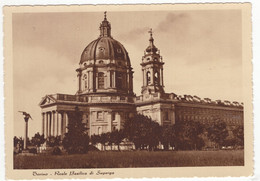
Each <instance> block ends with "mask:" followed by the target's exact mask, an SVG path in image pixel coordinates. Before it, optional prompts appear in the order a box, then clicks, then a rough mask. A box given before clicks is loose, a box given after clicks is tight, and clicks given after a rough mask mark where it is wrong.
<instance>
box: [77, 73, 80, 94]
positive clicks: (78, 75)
mask: <svg viewBox="0 0 260 181" xmlns="http://www.w3.org/2000/svg"><path fill="white" fill-rule="evenodd" d="M77 76H78V86H79V92H81V71H80V70H79V72H78V75H77Z"/></svg>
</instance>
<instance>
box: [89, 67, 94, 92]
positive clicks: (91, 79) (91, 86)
mask: <svg viewBox="0 0 260 181" xmlns="http://www.w3.org/2000/svg"><path fill="white" fill-rule="evenodd" d="M89 81H90V82H89V83H90V84H89V89H90V90H92V91H93V71H90V72H89Z"/></svg>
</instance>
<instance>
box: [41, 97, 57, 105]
mask: <svg viewBox="0 0 260 181" xmlns="http://www.w3.org/2000/svg"><path fill="white" fill-rule="evenodd" d="M55 102H57V101H56V99H54V98H53V97H52V96H50V95H46V96H45V97H43V98H42V100H41V102H40V104H39V105H40V106H44V105H48V104H53V103H55Z"/></svg>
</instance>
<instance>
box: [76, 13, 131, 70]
mask: <svg viewBox="0 0 260 181" xmlns="http://www.w3.org/2000/svg"><path fill="white" fill-rule="evenodd" d="M104 15H105V16H104V20H103V21H102V23H101V24H100V26H99V30H100V36H99V38H98V39H96V40H94V41H92V42H91V43H90V44H89V45H88V46H87V47H86V48H85V49H84V51H83V52H82V54H81V59H80V64H82V63H84V62H87V61H90V60H94V62H95V61H96V60H100V59H110V60H121V61H125V62H126V65H129V66H130V59H129V56H128V53H127V51H126V49H125V48H124V46H123V45H122V44H121V43H119V42H118V41H117V40H115V39H113V38H112V37H111V25H110V23H109V22H108V21H107V18H106V12H105V14H104Z"/></svg>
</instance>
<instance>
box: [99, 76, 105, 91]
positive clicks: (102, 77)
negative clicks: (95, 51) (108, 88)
mask: <svg viewBox="0 0 260 181" xmlns="http://www.w3.org/2000/svg"><path fill="white" fill-rule="evenodd" d="M104 83H105V82H104V73H103V72H99V73H98V88H99V89H104Z"/></svg>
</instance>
